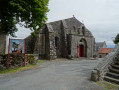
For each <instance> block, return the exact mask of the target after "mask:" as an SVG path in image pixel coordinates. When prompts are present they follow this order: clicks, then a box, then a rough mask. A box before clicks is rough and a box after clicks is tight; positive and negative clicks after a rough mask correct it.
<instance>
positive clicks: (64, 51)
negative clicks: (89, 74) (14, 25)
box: [25, 17, 95, 59]
mask: <svg viewBox="0 0 119 90" xmlns="http://www.w3.org/2000/svg"><path fill="white" fill-rule="evenodd" d="M25 39H26V53H33V54H37V55H38V56H39V58H44V59H56V58H68V57H72V58H80V57H93V55H94V53H95V38H94V37H93V35H92V33H91V32H90V31H89V30H88V29H87V28H86V27H85V25H84V24H83V23H81V22H80V21H78V20H77V19H76V18H75V17H72V18H68V19H64V20H59V21H55V22H51V23H47V24H45V25H44V27H43V28H42V29H39V33H38V36H37V37H33V36H31V35H30V36H28V37H27V38H25Z"/></svg>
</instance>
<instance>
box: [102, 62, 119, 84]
mask: <svg viewBox="0 0 119 90" xmlns="http://www.w3.org/2000/svg"><path fill="white" fill-rule="evenodd" d="M104 80H105V81H108V82H112V83H116V84H118V85H119V63H118V61H116V62H115V63H114V64H112V65H111V67H110V68H109V71H108V72H107V73H106V75H105V76H104Z"/></svg>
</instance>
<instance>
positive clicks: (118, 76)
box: [106, 72, 119, 80]
mask: <svg viewBox="0 0 119 90" xmlns="http://www.w3.org/2000/svg"><path fill="white" fill-rule="evenodd" d="M106 76H108V77H112V78H115V79H118V80H119V74H115V73H111V72H107V74H106Z"/></svg>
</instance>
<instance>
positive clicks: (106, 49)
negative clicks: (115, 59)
mask: <svg viewBox="0 0 119 90" xmlns="http://www.w3.org/2000/svg"><path fill="white" fill-rule="evenodd" d="M112 49H113V48H100V49H99V51H98V53H101V54H108V53H110V52H111V51H112Z"/></svg>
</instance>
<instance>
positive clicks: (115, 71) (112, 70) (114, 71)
mask: <svg viewBox="0 0 119 90" xmlns="http://www.w3.org/2000/svg"><path fill="white" fill-rule="evenodd" d="M109 72H112V73H116V74H119V70H118V69H114V68H110V69H109Z"/></svg>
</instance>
